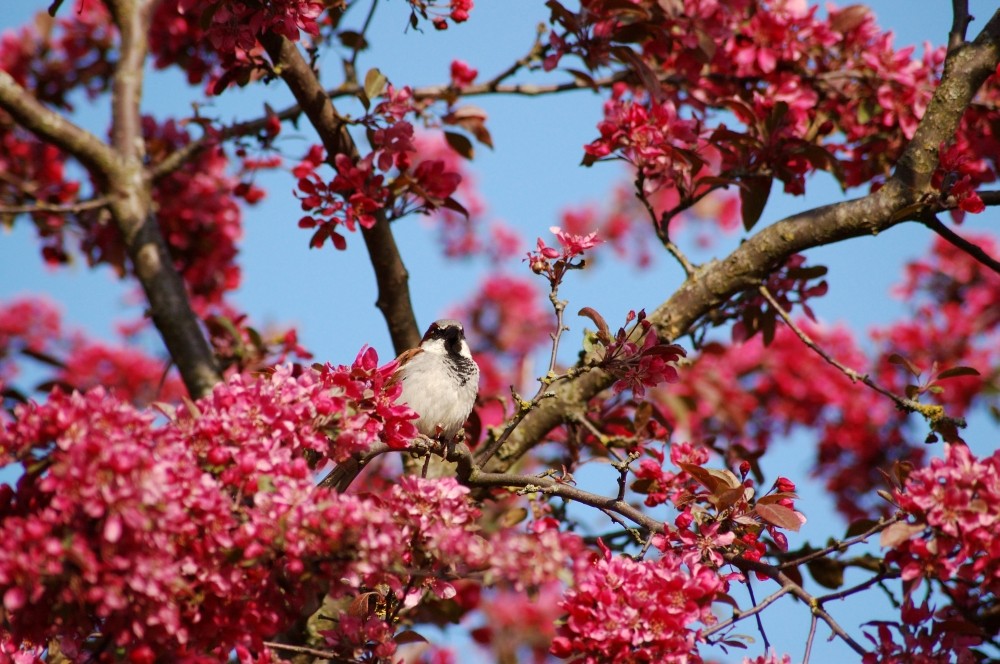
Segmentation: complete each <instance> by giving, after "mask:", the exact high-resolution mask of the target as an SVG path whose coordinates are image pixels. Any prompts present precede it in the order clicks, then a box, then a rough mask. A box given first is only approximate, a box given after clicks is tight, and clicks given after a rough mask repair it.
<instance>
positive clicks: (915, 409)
mask: <svg viewBox="0 0 1000 664" xmlns="http://www.w3.org/2000/svg"><path fill="white" fill-rule="evenodd" d="M757 290H758V291H760V294H761V295H763V296H764V299H766V300H767V301H768V303H770V305H771V307H773V308H774V310H775V311H776V312H777V313H778V315H779V316H781V319H782V320H783V321H785V324H786V325H788V327H789V328H791V330H792V331H793V332H794V333H795V336H797V337H798V338H799V339H800V340H801V341H802V343H804V344H805V345H806V346H808V347H809V348H810V349H812V350H813V351H814V352H815V353H817V354H818V355H819V356H820V357H821V358H823V360H824V361H825V362H826V363H827V364H829V365H830V366H832V367H834V368H836V369H837V370H838V371H840V372H841V373H842V374H844V375H845V376H847V377H848V378H850V379H851V382H859V381H860V382H861V383H863V384H864V385H867V386H868V387H870V388H871V389H873V390H875V391H876V392H878V393H879V394H882V395H884V396H886V397H888V398H889V399H891V400H892V401H893V402H894V403H895V404H896V405H897V406H899V407H900V408H901V409H902V410H904V411H906V412H908V413H920V414H921V415H923V417H924V419H926V420H927V421H928V422H930V423H931V424H935V423H937V422H941V421H947V422H950V423H951V424H953V425H955V426H956V427H957V428H960V429H962V428H965V420H963V419H961V418H952V417H946V416H945V415H944V413H943V409H942V408H941V407H940V406H935V407H928V405H927V404H922V403H920V402H919V401H915V400H913V399H907V398H904V397H901V396H899V395H898V394H896V393H894V392H892V391H890V390H888V389H886V388H884V387H882V386H881V385H879V384H878V383H876V382H875V381H874V380H872V379H871V377H870V376H868V374H861V373H859V372H857V371H855V370H854V369H852V368H850V367H848V366H847V365H845V364H843V363H841V362H839V361H837V360H836V359H834V358H833V357H831V356H830V355H829V353H827V352H826V351H825V350H823V349H822V348H820V347H819V345H818V344H817V343H816V342H815V341H813V340H812V337H810V336H809V335H808V334H806V332H805V330H803V329H802V328H801V327H799V326H798V325H796V323H795V321H793V320H792V317H791V316H790V315H789V313H788V312H787V311H785V309H784V308H783V307H782V306H781V305H780V304H779V303H778V301H777V300H776V299H775V298H774V295H772V294H771V291H769V290H768V289H767V286H765V285H763V284H761V285H760V286H759V287H758V289H757Z"/></svg>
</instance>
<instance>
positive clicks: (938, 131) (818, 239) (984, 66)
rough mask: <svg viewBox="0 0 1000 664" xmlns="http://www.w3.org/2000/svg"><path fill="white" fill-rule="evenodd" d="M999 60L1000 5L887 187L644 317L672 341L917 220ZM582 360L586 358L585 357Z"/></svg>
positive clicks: (545, 418)
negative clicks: (826, 258) (763, 286)
mask: <svg viewBox="0 0 1000 664" xmlns="http://www.w3.org/2000/svg"><path fill="white" fill-rule="evenodd" d="M998 62H1000V11H998V12H997V13H996V14H995V15H994V16H993V18H992V19H991V20H990V22H989V23H988V24H987V26H986V27H985V28H984V29H983V32H982V33H981V34H980V35H979V36H978V37H977V38H976V40H975V41H974V42H972V43H971V44H965V45H963V46H961V47H960V48H958V49H956V50H955V51H954V52H953V53H952V54H951V55H950V56H949V58H948V63H947V66H946V67H945V71H944V75H943V77H942V80H941V84H940V85H939V86H938V89H937V90H935V92H934V96H933V98H932V99H931V102H930V104H929V106H928V109H927V112H926V113H925V115H924V118H923V120H922V121H921V123H920V125H919V127H918V129H917V132H916V134H915V135H914V138H913V140H912V141H911V142H910V144H909V145H908V146H907V148H906V150H905V151H904V152H903V155H902V157H901V158H900V162H899V166H898V167H897V169H896V171H895V173H894V174H893V177H892V178H890V179H889V181H888V182H887V183H886V185H885V186H884V187H882V188H881V189H880V190H878V191H877V192H874V193H872V194H870V195H868V196H865V197H864V198H859V199H854V200H850V201H844V202H842V203H837V204H834V205H827V206H824V207H820V208H816V209H814V210H810V211H807V212H803V213H801V214H797V215H794V216H792V217H788V218H786V219H783V220H781V221H779V222H776V223H774V224H772V225H771V226H768V227H767V228H764V229H763V230H761V231H759V232H758V233H757V234H756V235H754V236H752V237H751V238H749V239H748V240H747V241H746V242H744V243H743V244H742V245H741V246H740V247H739V248H737V249H736V250H735V251H733V252H732V253H731V254H730V255H729V256H727V257H726V258H725V259H723V260H721V261H712V262H710V263H708V264H706V265H703V266H701V267H699V268H698V269H697V270H696V271H695V272H694V274H692V275H691V276H690V277H689V278H688V279H687V280H686V281H685V282H684V284H683V285H682V286H681V287H680V288H679V289H678V290H677V291H676V292H675V293H674V294H673V295H672V296H671V297H670V298H669V299H668V300H667V301H666V302H664V303H663V304H662V305H660V306H659V307H658V308H657V309H656V310H655V311H654V312H653V313H652V314H651V315H650V316H649V318H648V320H649V321H650V322H652V323H653V325H654V326H655V327H656V331H657V334H658V335H659V336H660V338H662V339H665V340H674V339H677V338H678V337H679V336H681V335H682V334H684V333H685V332H686V331H687V330H689V329H690V328H691V326H692V325H694V324H695V322H696V321H698V320H699V319H700V318H702V317H703V316H705V315H706V314H708V313H709V312H710V311H712V309H714V308H715V307H718V306H719V305H721V304H723V303H724V302H726V301H727V300H728V299H729V298H730V297H732V296H733V295H735V294H737V293H739V292H742V291H745V290H748V289H756V288H757V287H758V286H759V284H760V283H761V282H762V281H763V280H764V279H765V278H766V277H767V276H768V274H770V273H771V271H772V270H774V269H775V268H776V267H778V266H779V265H782V264H783V263H784V262H785V261H786V260H788V258H789V257H790V256H791V255H793V254H796V253H799V252H802V251H805V250H807V249H811V248H813V247H818V246H822V245H826V244H831V243H834V242H839V241H842V240H847V239H850V238H854V237H859V236H863V235H875V234H878V233H881V232H883V231H886V230H888V229H890V228H892V227H893V226H895V225H897V224H899V223H901V222H903V221H911V220H917V219H919V218H920V217H921V214H922V211H923V209H924V203H923V201H922V194H923V193H924V191H926V190H927V189H928V188H929V186H930V177H931V174H932V173H933V172H934V169H935V167H936V165H937V152H938V147H939V146H940V144H941V143H944V142H946V141H948V140H950V139H951V138H952V136H953V135H954V132H955V129H956V128H957V126H958V122H959V119H960V118H961V116H962V113H963V112H964V110H965V109H966V108H967V107H968V106H969V104H970V103H971V102H972V99H973V97H974V95H975V93H976V90H977V89H978V88H979V86H980V85H981V84H982V83H983V81H985V80H986V78H987V76H989V75H990V74H991V73H992V72H993V71H995V70H996V67H997V63H998ZM586 361H587V359H586V358H585V360H584V362H586ZM611 383H612V378H611V377H610V376H608V375H607V374H606V373H604V372H601V371H591V372H589V373H587V374H584V375H582V376H580V377H579V378H577V379H574V380H571V381H567V382H565V383H562V384H560V385H559V386H556V387H555V389H554V390H553V391H554V392H555V398H554V399H549V400H547V401H546V402H545V403H542V404H540V405H539V406H538V407H537V408H536V409H535V410H534V411H533V412H532V413H530V414H528V415H527V416H526V417H525V419H524V421H523V422H522V423H521V425H520V426H519V427H518V428H517V430H516V431H514V433H513V435H511V437H510V439H509V440H508V441H507V444H506V445H505V446H504V448H502V449H501V450H500V452H499V453H498V454H497V456H495V457H494V458H493V459H491V460H490V462H489V463H488V464H487V468H486V469H487V470H489V471H503V470H506V469H507V468H509V467H510V466H511V465H512V464H513V463H514V462H515V461H517V459H519V458H521V456H523V455H524V454H525V453H526V452H527V451H528V450H529V449H531V448H532V447H533V446H534V445H535V444H537V442H538V441H540V440H541V439H542V438H543V437H544V436H545V435H546V434H547V433H548V432H549V431H551V430H552V429H553V428H555V427H557V426H559V425H560V424H562V423H563V422H565V421H568V419H569V418H570V417H571V415H572V413H574V412H575V411H577V410H578V409H579V408H580V404H582V403H584V402H586V400H587V399H590V398H592V397H594V396H595V395H596V394H597V393H598V392H600V391H601V390H603V389H605V388H607V387H609V386H610V385H611Z"/></svg>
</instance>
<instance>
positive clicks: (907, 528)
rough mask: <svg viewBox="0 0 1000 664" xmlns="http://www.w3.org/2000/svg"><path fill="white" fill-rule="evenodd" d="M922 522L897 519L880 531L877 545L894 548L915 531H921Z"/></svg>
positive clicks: (922, 527)
mask: <svg viewBox="0 0 1000 664" xmlns="http://www.w3.org/2000/svg"><path fill="white" fill-rule="evenodd" d="M923 530H924V524H915V523H905V522H903V521H897V522H896V523H894V524H892V525H891V526H889V527H888V528H886V529H885V530H883V531H882V535H881V536H880V537H879V545H880V546H881V547H882V548H884V549H894V548H896V547H897V546H899V545H900V544H902V543H903V542H905V541H906V540H908V539H910V538H911V537H913V536H914V535H916V534H917V533H920V532H923Z"/></svg>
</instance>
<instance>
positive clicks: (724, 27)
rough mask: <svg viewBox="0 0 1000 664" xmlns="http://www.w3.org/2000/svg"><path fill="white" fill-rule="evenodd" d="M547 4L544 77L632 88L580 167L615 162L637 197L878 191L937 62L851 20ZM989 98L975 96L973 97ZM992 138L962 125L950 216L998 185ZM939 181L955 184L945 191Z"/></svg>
mask: <svg viewBox="0 0 1000 664" xmlns="http://www.w3.org/2000/svg"><path fill="white" fill-rule="evenodd" d="M552 4H553V21H552V23H553V28H554V29H553V30H552V32H551V34H550V36H549V40H548V44H547V47H548V48H547V51H546V56H545V60H544V67H545V69H546V70H551V69H553V68H555V67H556V66H557V64H558V63H559V61H560V60H561V59H562V58H564V57H566V56H570V55H571V56H575V57H577V58H579V59H580V60H581V61H582V63H583V68H585V69H586V70H588V71H591V72H595V71H599V70H602V68H611V70H612V71H622V72H628V73H629V74H630V78H629V79H628V80H630V81H631V82H630V83H627V84H626V83H618V84H616V85H615V88H614V91H613V93H612V97H611V99H609V100H608V102H607V103H606V104H605V113H604V119H603V120H602V121H601V122H600V123H599V125H598V131H599V133H600V136H599V138H597V139H596V140H594V141H593V142H591V143H590V144H589V145H587V146H586V147H585V148H584V150H585V158H584V159H585V162H586V163H588V164H589V163H593V161H595V160H598V159H605V158H609V157H615V158H621V159H624V160H625V161H627V162H629V163H631V164H633V165H634V166H635V167H636V169H637V170H638V172H639V174H640V176H641V177H642V180H643V182H644V185H645V187H646V189H647V191H646V192H645V193H646V194H652V193H654V192H655V191H660V190H676V191H678V192H679V193H680V195H681V197H682V198H687V199H689V200H694V198H695V197H696V196H697V195H699V193H700V192H702V191H704V190H705V189H706V188H717V187H719V186H721V185H723V184H724V183H726V182H728V183H736V182H740V183H743V185H745V186H749V187H750V188H751V189H756V190H757V191H756V194H755V195H756V196H757V197H764V198H766V191H769V188H770V185H769V183H770V180H771V179H772V178H774V179H777V180H779V181H781V182H783V183H784V185H785V190H786V191H787V192H789V193H794V194H803V193H804V191H805V183H806V180H805V177H806V176H807V175H808V174H809V173H812V172H815V171H816V170H826V171H829V172H831V173H833V174H834V175H835V176H836V177H837V178H838V179H839V180H840V181H841V182H842V184H844V186H859V185H861V184H864V183H866V182H873V181H874V182H875V183H876V184H877V183H878V182H879V181H880V180H881V179H882V178H884V177H886V176H887V175H888V174H889V172H890V169H891V166H892V164H893V163H895V160H896V158H897V157H898V155H899V154H900V152H901V150H902V148H903V146H904V145H905V144H906V142H907V141H908V140H909V139H910V138H911V137H912V136H913V132H914V131H915V128H916V125H917V122H918V121H919V119H920V117H921V116H922V115H923V113H924V111H925V109H926V108H927V104H928V101H929V100H930V97H931V94H932V92H933V90H934V87H935V85H936V81H937V80H938V77H939V76H940V73H941V69H942V64H943V61H944V49H943V48H938V49H933V50H930V49H929V50H928V51H927V52H926V53H925V54H924V55H923V57H922V58H921V57H914V54H913V51H914V49H913V48H903V49H897V48H896V47H895V46H894V45H893V36H892V34H891V33H888V32H884V31H882V30H880V29H879V28H878V26H877V25H876V23H875V19H874V15H873V14H872V12H871V11H870V10H868V9H867V8H864V7H860V6H851V7H845V8H843V9H837V8H832V7H831V8H830V9H829V11H828V12H826V15H825V16H820V13H819V11H818V7H816V6H812V7H806V6H805V3H799V2H764V1H763V0H739V1H738V2H726V3H720V2H715V1H714V0H685V2H683V3H678V4H677V7H675V8H671V9H664V8H663V5H662V3H659V4H658V3H656V2H654V1H653V0H636V1H635V2H630V3H628V4H627V5H619V4H615V3H605V2H599V1H598V0H584V1H583V2H581V3H580V7H579V9H578V10H577V9H576V8H572V9H571V8H567V7H564V6H563V4H562V3H559V2H554V3H552ZM623 43H627V44H634V43H641V44H642V47H641V49H635V48H628V47H622V46H621V44H623ZM997 95H998V86H996V85H995V84H987V86H985V88H984V92H983V95H982V96H983V98H984V100H985V99H990V100H995V99H996V97H997ZM988 103H992V102H988ZM732 116H735V117H736V120H737V122H736V123H735V125H734V124H733V123H732V122H730V121H729V118H730V117H732ZM994 134H995V132H994V131H993V130H992V129H991V125H990V122H989V121H988V120H987V119H986V115H985V114H983V113H980V112H979V111H975V112H973V113H970V114H969V115H968V117H967V118H966V119H965V121H964V122H963V125H962V128H961V130H960V136H959V140H960V142H961V144H962V149H963V154H966V156H967V159H968V162H969V163H968V165H967V166H966V167H964V169H958V170H956V169H954V168H952V167H947V166H946V167H945V168H944V176H943V178H942V180H941V183H942V184H943V185H945V186H944V187H943V189H942V191H943V192H944V194H945V197H946V198H947V197H948V196H949V195H950V194H953V197H952V198H951V200H953V201H954V204H953V207H957V209H958V210H965V208H969V210H974V209H976V208H978V204H976V202H975V201H976V198H975V197H974V195H973V193H972V192H973V189H974V188H975V187H977V186H979V185H980V184H982V183H984V182H990V181H992V180H994V179H995V178H996V169H997V166H996V159H995V155H996V154H997V141H996V138H995V136H994ZM966 148H968V149H967V150H966ZM965 171H970V172H965ZM973 171H974V172H973ZM947 173H958V176H957V177H956V178H954V179H955V182H951V181H950V178H951V177H952V176H948V175H947ZM761 178H763V179H764V180H763V181H762V180H760V179H761ZM764 181H766V182H767V188H766V190H765V188H763V186H762V185H763V182H764ZM955 186H957V187H958V188H957V189H956V190H954V191H953V187H955ZM939 188H941V186H940V185H939ZM949 205H952V204H949ZM963 205H964V206H965V207H964V208H963V207H962V206H963Z"/></svg>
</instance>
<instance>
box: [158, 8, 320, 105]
mask: <svg viewBox="0 0 1000 664" xmlns="http://www.w3.org/2000/svg"><path fill="white" fill-rule="evenodd" d="M323 9H324V7H323V3H321V2H313V1H312V0H237V1H236V2H217V1H212V2H204V1H203V0H168V1H167V2H163V3H160V5H159V6H158V7H157V13H156V17H155V19H154V21H153V24H152V25H153V29H152V31H151V34H150V46H151V50H152V51H153V53H154V54H155V56H156V66H157V67H160V68H165V67H168V66H170V65H174V64H176V65H179V66H181V67H183V68H184V69H185V70H186V72H187V76H188V80H189V82H191V83H199V82H201V81H203V80H205V79H206V78H207V79H208V83H209V86H208V87H209V91H211V92H214V93H215V94H219V93H221V92H222V91H224V90H225V89H226V88H227V87H228V86H229V85H231V84H233V83H237V84H239V85H245V84H246V83H247V82H248V81H249V80H251V78H255V77H259V76H260V75H261V74H262V73H263V72H264V71H266V68H267V64H268V63H267V61H266V60H265V58H264V49H263V48H262V47H261V46H260V43H259V42H258V39H259V38H260V37H261V36H262V35H263V34H265V33H267V32H273V33H276V34H279V35H281V36H283V37H286V38H287V39H290V40H292V41H298V40H299V37H300V35H301V33H305V34H307V35H311V36H314V37H315V36H318V35H319V23H318V21H319V19H320V14H321V13H322V12H323Z"/></svg>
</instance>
